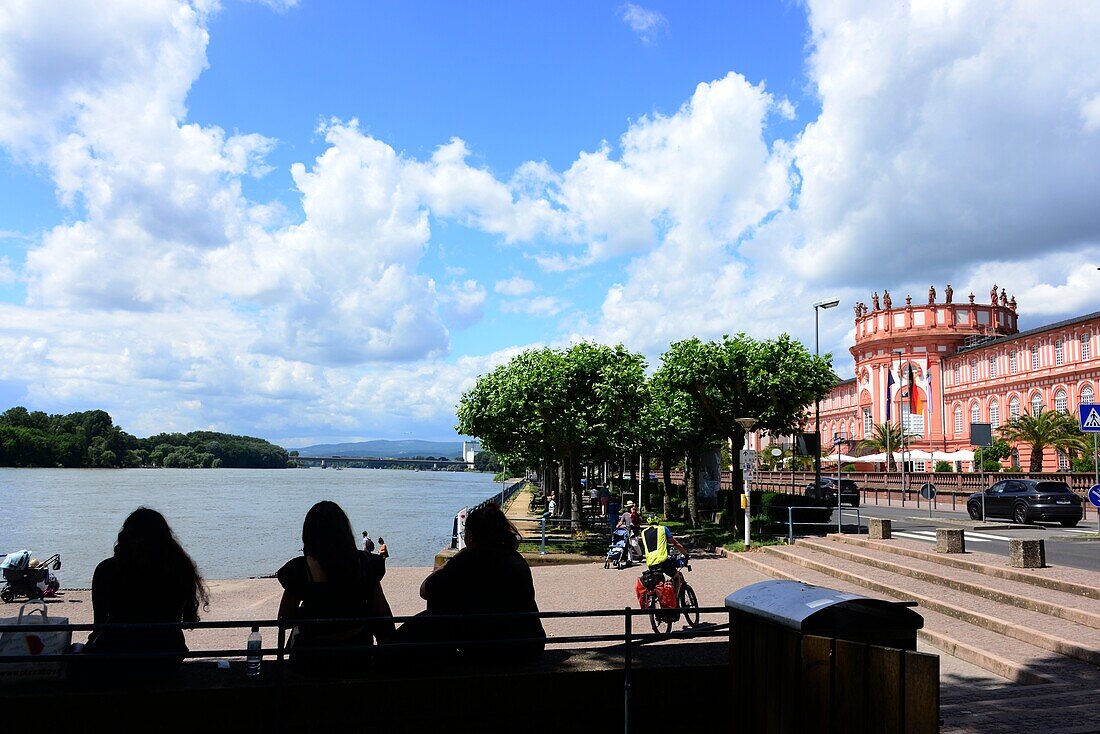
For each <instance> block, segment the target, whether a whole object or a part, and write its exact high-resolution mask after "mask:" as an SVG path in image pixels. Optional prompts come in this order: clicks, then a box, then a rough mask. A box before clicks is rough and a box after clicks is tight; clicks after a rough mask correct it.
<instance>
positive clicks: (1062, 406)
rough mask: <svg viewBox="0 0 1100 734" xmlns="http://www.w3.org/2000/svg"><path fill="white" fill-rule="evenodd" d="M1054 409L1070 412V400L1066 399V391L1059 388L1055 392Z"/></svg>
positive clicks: (1060, 411)
mask: <svg viewBox="0 0 1100 734" xmlns="http://www.w3.org/2000/svg"><path fill="white" fill-rule="evenodd" d="M1054 409H1055V410H1056V411H1058V412H1059V413H1068V412H1069V401H1068V400H1066V391H1065V390H1059V391H1058V392H1056V393H1054Z"/></svg>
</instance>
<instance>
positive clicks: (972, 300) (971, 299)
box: [970, 291, 974, 303]
mask: <svg viewBox="0 0 1100 734" xmlns="http://www.w3.org/2000/svg"><path fill="white" fill-rule="evenodd" d="M970 302H971V303H974V291H970Z"/></svg>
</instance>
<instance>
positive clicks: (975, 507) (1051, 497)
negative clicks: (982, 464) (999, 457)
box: [966, 479, 1085, 528]
mask: <svg viewBox="0 0 1100 734" xmlns="http://www.w3.org/2000/svg"><path fill="white" fill-rule="evenodd" d="M966 511H967V512H968V513H970V517H971V518H973V519H974V520H980V519H981V517H982V493H981V492H975V493H974V494H972V495H970V496H969V497H967V498H966ZM1084 514H1085V509H1084V505H1083V504H1082V502H1081V498H1080V497H1079V496H1078V495H1077V494H1076V493H1075V492H1074V491H1073V490H1072V489H1070V488H1069V485H1068V484H1066V483H1065V482H1049V481H1040V480H1036V479H1006V480H1004V481H1002V482H997V483H996V484H994V485H993V486H992V487H990V488H989V489H987V490H986V491H985V516H986V517H1006V518H1008V519H1010V520H1014V521H1016V522H1018V523H1020V524H1027V523H1030V522H1034V521H1035V520H1056V521H1057V522H1060V523H1061V524H1062V527H1064V528H1072V527H1073V526H1075V525H1076V524H1077V523H1079V522H1081V518H1082V517H1084Z"/></svg>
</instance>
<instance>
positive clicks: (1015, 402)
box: [1008, 395, 1020, 421]
mask: <svg viewBox="0 0 1100 734" xmlns="http://www.w3.org/2000/svg"><path fill="white" fill-rule="evenodd" d="M1019 417H1020V399H1019V398H1018V397H1016V396H1015V395H1013V396H1012V399H1011V400H1009V401H1008V419H1009V420H1010V421H1014V420H1016V419H1017V418H1019Z"/></svg>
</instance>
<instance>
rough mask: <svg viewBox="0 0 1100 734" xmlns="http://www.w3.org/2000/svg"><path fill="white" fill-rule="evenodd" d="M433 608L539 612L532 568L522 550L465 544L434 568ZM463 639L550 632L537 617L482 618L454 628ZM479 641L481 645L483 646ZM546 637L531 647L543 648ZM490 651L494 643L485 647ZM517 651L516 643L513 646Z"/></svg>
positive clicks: (430, 586) (429, 582) (429, 587)
mask: <svg viewBox="0 0 1100 734" xmlns="http://www.w3.org/2000/svg"><path fill="white" fill-rule="evenodd" d="M425 592H426V594H425V595H426V596H427V599H428V613H429V614H488V613H493V612H537V611H538V610H539V607H538V604H537V603H536V602H535V585H534V583H533V582H532V580H531V569H530V567H528V565H527V561H525V560H523V556H521V555H520V554H519V553H517V552H516V551H514V550H508V549H504V548H466V549H464V550H462V551H459V552H458V553H457V554H455V556H454V557H453V558H451V560H449V561H448V562H447V565H445V566H443V567H442V568H441V569H439V570H438V571H436V572H435V573H434V574H432V575H431V576H430V577H429V578H428V579H427V582H426V588H425ZM453 629H454V631H455V633H456V634H458V635H461V636H462V637H461V638H462V639H472V640H480V639H527V638H540V639H541V638H545V637H546V633H545V632H544V631H543V628H542V622H541V620H539V619H538V618H537V617H530V618H526V619H512V620H507V619H496V620H492V619H490V620H480V621H471V622H469V623H464V624H462V625H458V626H456V627H455V628H453ZM479 647H480V646H479ZM542 647H543V645H542V644H541V643H538V644H533V645H531V646H530V647H529V649H528V650H527V651H528V652H531V653H535V652H540V651H541V650H542ZM481 650H483V651H484V653H485V654H486V655H491V653H492V648H490V647H482V648H481ZM513 652H514V649H513Z"/></svg>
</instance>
